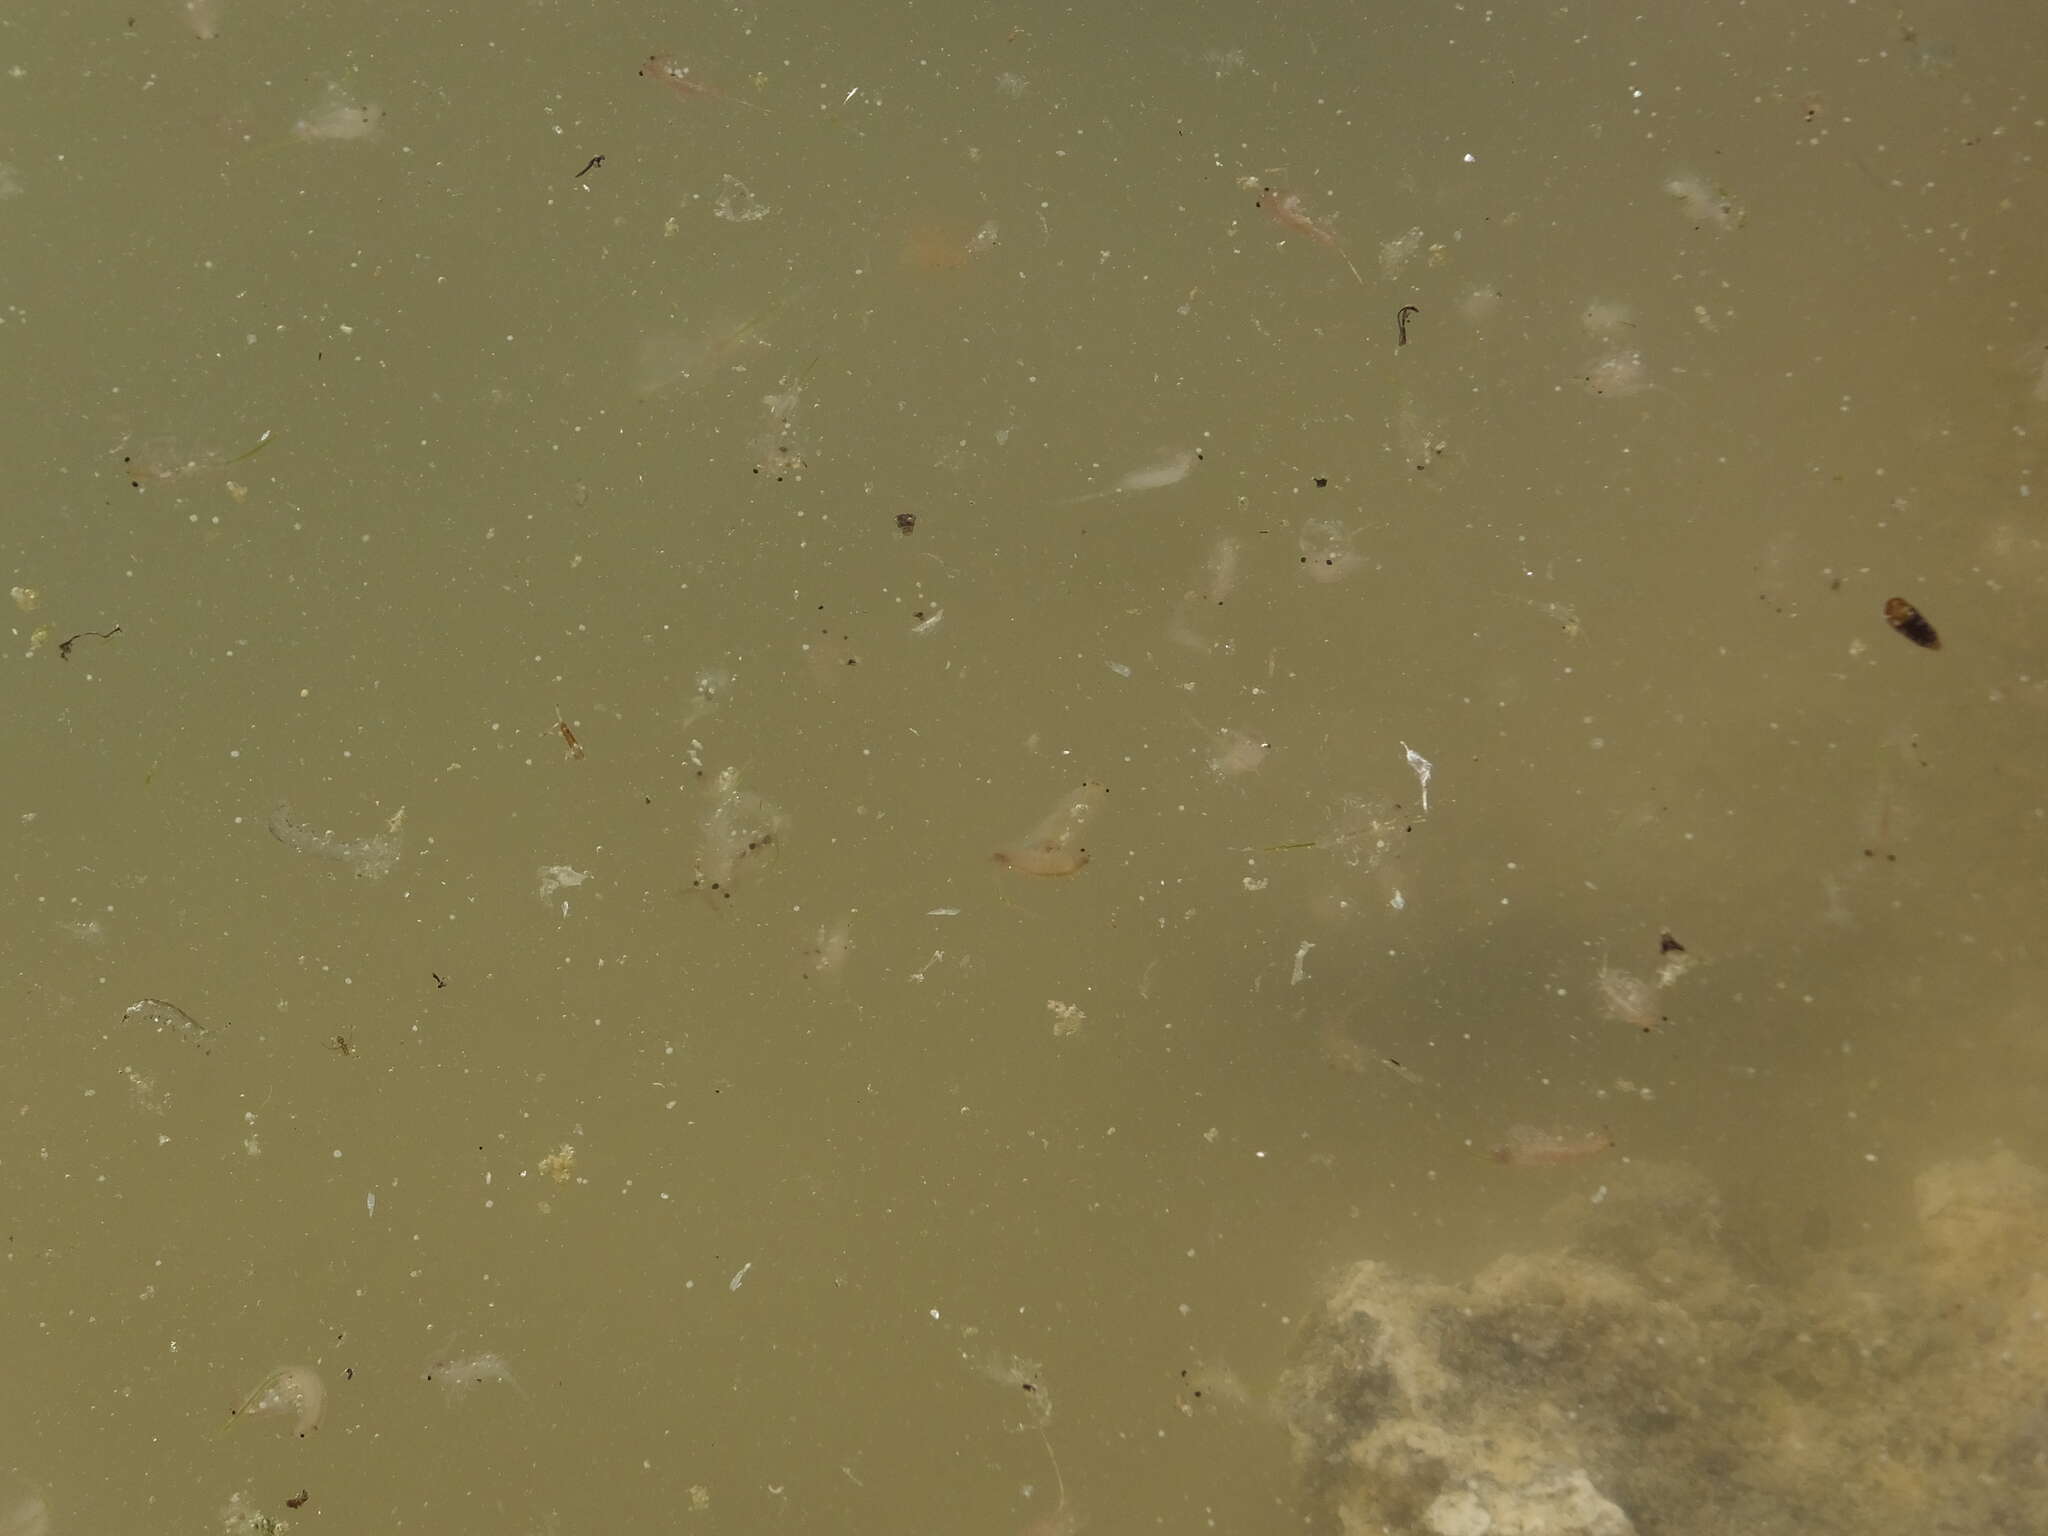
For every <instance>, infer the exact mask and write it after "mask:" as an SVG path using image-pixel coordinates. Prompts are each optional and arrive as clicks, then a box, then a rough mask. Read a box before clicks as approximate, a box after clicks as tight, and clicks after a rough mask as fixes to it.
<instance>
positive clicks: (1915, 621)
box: [1884, 597, 1941, 651]
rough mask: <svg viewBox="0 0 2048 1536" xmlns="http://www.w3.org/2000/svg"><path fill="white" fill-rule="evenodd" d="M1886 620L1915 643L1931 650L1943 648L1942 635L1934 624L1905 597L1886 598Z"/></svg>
mask: <svg viewBox="0 0 2048 1536" xmlns="http://www.w3.org/2000/svg"><path fill="white" fill-rule="evenodd" d="M1884 621H1885V623H1887V624H1889V625H1891V627H1892V628H1893V629H1896V630H1897V631H1898V632H1899V633H1900V634H1902V635H1904V636H1905V637H1906V638H1907V639H1908V640H1910V641H1912V642H1913V643H1914V644H1915V645H1920V646H1925V647H1926V648H1927V649H1928V650H1930V651H1938V650H1940V649H1941V636H1940V635H1938V634H1936V633H1935V632H1934V626H1933V625H1932V624H1930V623H1928V622H1927V620H1925V619H1924V618H1922V617H1921V616H1920V610H1919V609H1918V608H1915V607H1914V606H1913V605H1912V604H1911V603H1909V602H1907V601H1906V600H1905V599H1904V598H1903V597H1893V598H1888V599H1886V601H1885V605H1884Z"/></svg>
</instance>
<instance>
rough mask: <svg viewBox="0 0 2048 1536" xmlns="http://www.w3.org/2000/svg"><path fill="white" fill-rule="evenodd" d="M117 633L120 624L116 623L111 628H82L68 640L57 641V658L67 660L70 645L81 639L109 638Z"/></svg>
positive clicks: (119, 630)
mask: <svg viewBox="0 0 2048 1536" xmlns="http://www.w3.org/2000/svg"><path fill="white" fill-rule="evenodd" d="M119 633H121V626H120V625H118V624H116V625H115V626H114V627H113V628H112V629H82V630H80V631H79V632H78V633H77V634H75V635H73V636H72V637H71V638H70V639H69V640H60V641H58V642H57V659H58V660H59V661H69V660H70V659H71V647H73V646H74V645H76V644H78V642H79V641H81V640H111V639H113V638H114V636H116V635H118V634H119Z"/></svg>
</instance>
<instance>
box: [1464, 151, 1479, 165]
mask: <svg viewBox="0 0 2048 1536" xmlns="http://www.w3.org/2000/svg"><path fill="white" fill-rule="evenodd" d="M1478 158H1479V157H1478V156H1477V155H1475V154H1473V153H1471V152H1470V151H1469V150H1468V151H1467V152H1466V154H1465V163H1466V164H1467V165H1471V164H1472V163H1473V162H1474V161H1476V160H1477V159H1478Z"/></svg>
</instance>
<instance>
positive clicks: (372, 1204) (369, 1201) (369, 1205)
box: [363, 1189, 377, 1216]
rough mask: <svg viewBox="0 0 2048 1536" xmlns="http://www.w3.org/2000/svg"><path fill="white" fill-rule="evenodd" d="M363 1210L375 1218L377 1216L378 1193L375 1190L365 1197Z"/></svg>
mask: <svg viewBox="0 0 2048 1536" xmlns="http://www.w3.org/2000/svg"><path fill="white" fill-rule="evenodd" d="M363 1208H364V1209H365V1210H367V1211H368V1212H369V1213H370V1214H371V1215H372V1216H375V1215H376V1214H377V1191H375V1190H374V1189H373V1190H371V1191H370V1192H369V1193H368V1194H367V1195H365V1196H363Z"/></svg>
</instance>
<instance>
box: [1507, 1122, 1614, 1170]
mask: <svg viewBox="0 0 2048 1536" xmlns="http://www.w3.org/2000/svg"><path fill="white" fill-rule="evenodd" d="M1613 1146H1614V1138H1613V1137H1612V1136H1610V1135H1608V1134H1607V1132H1605V1131H1587V1132H1583V1133H1579V1134H1571V1135H1567V1134H1563V1133H1560V1132H1558V1131H1546V1130H1543V1129H1541V1128H1539V1127H1537V1126H1533V1125H1511V1126H1509V1127H1508V1130H1507V1139H1506V1140H1505V1141H1503V1142H1502V1143H1501V1144H1500V1145H1499V1146H1497V1147H1494V1148H1492V1149H1491V1151H1489V1152H1488V1154H1487V1155H1488V1156H1489V1157H1491V1158H1492V1159H1493V1160H1494V1161H1495V1162H1496V1163H1501V1164H1503V1165H1505V1166H1506V1167H1509V1168H1554V1167H1557V1166H1559V1165H1561V1164H1564V1163H1583V1162H1585V1161H1586V1159H1588V1158H1591V1157H1598V1156H1599V1155H1600V1154H1601V1153H1603V1152H1606V1151H1608V1150H1610V1149H1611V1148H1612V1147H1613Z"/></svg>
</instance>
